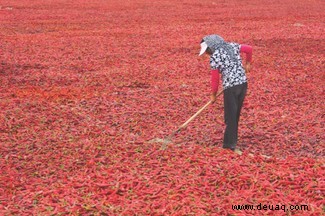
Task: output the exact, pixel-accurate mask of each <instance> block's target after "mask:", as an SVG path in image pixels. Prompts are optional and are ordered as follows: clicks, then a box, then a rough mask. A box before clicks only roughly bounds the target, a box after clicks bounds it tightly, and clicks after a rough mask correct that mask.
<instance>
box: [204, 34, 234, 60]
mask: <svg viewBox="0 0 325 216" xmlns="http://www.w3.org/2000/svg"><path fill="white" fill-rule="evenodd" d="M203 41H204V42H205V43H206V44H207V45H208V48H209V49H210V50H211V51H212V53H214V52H215V51H216V50H217V49H220V48H222V49H224V50H225V51H226V52H227V54H228V55H229V57H230V59H231V60H234V61H236V55H235V51H234V49H233V47H232V46H231V45H230V44H228V43H227V42H226V41H225V40H224V39H223V38H222V37H220V36H219V35H216V34H213V35H207V36H205V37H204V38H203V39H202V42H203Z"/></svg>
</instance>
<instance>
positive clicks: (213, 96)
mask: <svg viewBox="0 0 325 216" xmlns="http://www.w3.org/2000/svg"><path fill="white" fill-rule="evenodd" d="M216 100H217V97H216V94H214V93H212V95H211V103H212V104H213V103H214V102H216Z"/></svg>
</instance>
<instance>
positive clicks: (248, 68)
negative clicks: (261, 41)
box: [245, 62, 251, 73]
mask: <svg viewBox="0 0 325 216" xmlns="http://www.w3.org/2000/svg"><path fill="white" fill-rule="evenodd" d="M245 71H246V73H249V72H250V71H251V63H250V62H247V63H246V65H245Z"/></svg>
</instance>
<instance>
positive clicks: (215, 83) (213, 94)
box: [211, 69, 219, 103]
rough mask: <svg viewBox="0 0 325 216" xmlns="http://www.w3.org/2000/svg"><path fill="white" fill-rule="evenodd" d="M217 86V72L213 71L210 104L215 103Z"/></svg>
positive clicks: (216, 70)
mask: <svg viewBox="0 0 325 216" xmlns="http://www.w3.org/2000/svg"><path fill="white" fill-rule="evenodd" d="M218 86H219V70H218V69H214V70H211V90H212V94H211V102H212V103H214V102H215V101H216V95H217V91H218Z"/></svg>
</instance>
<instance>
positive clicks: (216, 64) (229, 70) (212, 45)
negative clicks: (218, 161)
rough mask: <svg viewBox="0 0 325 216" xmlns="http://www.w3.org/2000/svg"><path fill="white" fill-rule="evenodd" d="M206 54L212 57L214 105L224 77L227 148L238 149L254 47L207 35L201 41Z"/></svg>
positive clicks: (201, 52)
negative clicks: (241, 117)
mask: <svg viewBox="0 0 325 216" xmlns="http://www.w3.org/2000/svg"><path fill="white" fill-rule="evenodd" d="M241 52H243V53H246V63H245V66H243V63H242V59H241V56H240V53H241ZM203 53H206V54H208V55H209V56H210V66H211V87H212V95H211V102H212V103H214V102H215V101H216V94H217V90H218V85H219V73H220V74H221V76H222V85H223V95H224V119H225V124H226V130H225V133H224V139H223V148H226V149H231V150H233V151H235V152H237V153H239V154H241V151H240V150H238V149H236V145H237V140H238V122H239V117H240V111H241V108H242V106H243V102H244V99H245V95H246V91H247V78H246V72H247V73H248V72H249V71H250V67H251V66H250V63H251V61H252V47H251V46H248V45H244V44H238V43H232V42H226V41H224V39H223V38H222V37H220V36H219V35H208V36H205V37H204V38H203V39H202V41H201V51H200V54H199V55H202V54H203Z"/></svg>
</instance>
